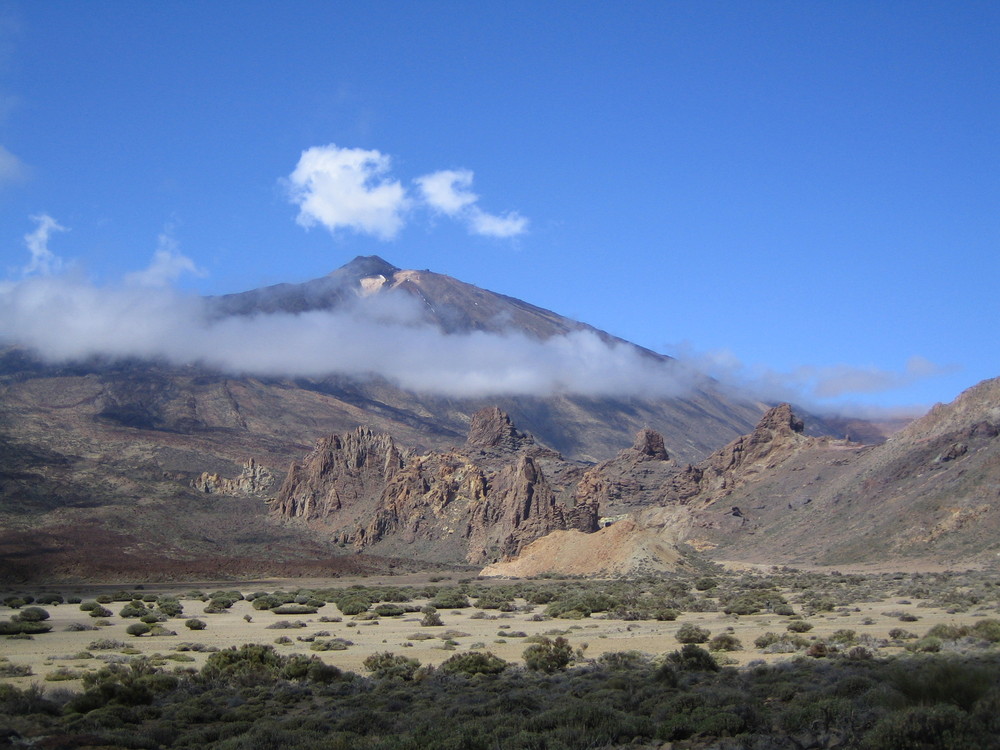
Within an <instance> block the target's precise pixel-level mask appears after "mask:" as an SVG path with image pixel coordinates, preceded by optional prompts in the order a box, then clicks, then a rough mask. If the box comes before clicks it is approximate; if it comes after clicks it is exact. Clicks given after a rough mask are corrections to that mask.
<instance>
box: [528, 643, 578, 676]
mask: <svg viewBox="0 0 1000 750" xmlns="http://www.w3.org/2000/svg"><path fill="white" fill-rule="evenodd" d="M521 656H522V658H523V659H524V664H525V666H527V667H528V669H533V670H537V671H540V672H545V673H547V674H551V673H552V672H557V671H559V670H560V669H565V668H566V667H567V666H568V665H569V663H570V662H571V661H572V660H573V647H572V646H570V645H569V641H567V640H566V639H565V638H563V637H562V636H559V637H558V638H556V639H555V640H554V641H552V640H549V639H548V638H543V639H542V640H541V641H540V642H539V643H533V644H531V645H530V646H528V647H527V648H526V649H524V652H523V653H522V654H521Z"/></svg>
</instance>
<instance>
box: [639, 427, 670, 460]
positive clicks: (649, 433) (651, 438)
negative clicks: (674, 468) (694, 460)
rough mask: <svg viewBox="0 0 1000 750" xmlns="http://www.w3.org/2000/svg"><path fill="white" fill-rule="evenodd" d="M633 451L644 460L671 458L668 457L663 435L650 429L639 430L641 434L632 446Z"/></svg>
mask: <svg viewBox="0 0 1000 750" xmlns="http://www.w3.org/2000/svg"><path fill="white" fill-rule="evenodd" d="M632 450H633V451H635V452H636V453H638V454H639V456H640V457H642V459H646V460H651V459H652V460H656V461H669V460H670V456H668V455H667V449H666V448H665V447H664V446H663V435H661V434H660V433H658V432H656V431H655V430H651V429H649V428H648V427H643V428H642V429H641V430H639V433H638V434H637V435H636V436H635V443H633V444H632ZM640 460H641V459H640Z"/></svg>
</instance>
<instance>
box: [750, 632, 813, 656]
mask: <svg viewBox="0 0 1000 750" xmlns="http://www.w3.org/2000/svg"><path fill="white" fill-rule="evenodd" d="M753 645H754V646H755V647H756V648H759V649H761V650H769V651H770V652H772V653H790V652H792V651H797V650H798V649H800V648H806V647H807V646H809V641H807V640H806V639H805V638H803V637H802V636H800V635H796V634H794V633H780V634H779V633H772V632H770V631H769V632H767V633H764V635H762V636H758V637H757V638H756V639H754V642H753Z"/></svg>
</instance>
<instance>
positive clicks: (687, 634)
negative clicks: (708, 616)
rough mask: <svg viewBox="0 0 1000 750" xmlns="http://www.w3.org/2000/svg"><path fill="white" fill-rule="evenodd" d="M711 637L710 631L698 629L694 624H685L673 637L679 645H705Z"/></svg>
mask: <svg viewBox="0 0 1000 750" xmlns="http://www.w3.org/2000/svg"><path fill="white" fill-rule="evenodd" d="M711 636H712V633H711V631H709V630H706V629H705V628H699V627H698V626H697V625H695V624H694V623H690V622H686V623H684V624H683V625H681V626H680V628H678V629H677V633H676V634H675V635H674V637H675V638H676V639H677V641H678V642H679V643H707V642H708V639H709V638H710V637H711Z"/></svg>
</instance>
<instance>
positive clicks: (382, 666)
mask: <svg viewBox="0 0 1000 750" xmlns="http://www.w3.org/2000/svg"><path fill="white" fill-rule="evenodd" d="M362 664H363V665H364V668H365V669H367V670H368V671H369V672H371V673H372V676H373V677H377V678H378V679H380V680H388V679H399V680H412V679H413V676H414V675H415V674H416V672H417V670H418V669H420V662H419V661H417V660H416V659H410V658H409V657H406V656H396V655H395V654H394V653H392V652H391V651H383V652H380V653H377V654H372V655H371V656H369V657H367V658H366V659H365V660H364V661H363V662H362Z"/></svg>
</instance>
